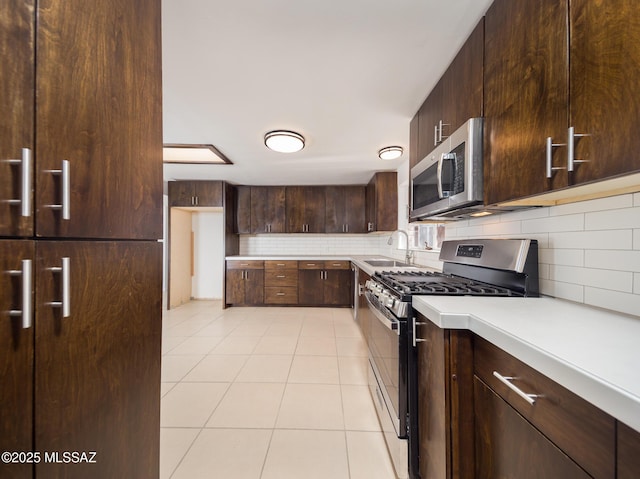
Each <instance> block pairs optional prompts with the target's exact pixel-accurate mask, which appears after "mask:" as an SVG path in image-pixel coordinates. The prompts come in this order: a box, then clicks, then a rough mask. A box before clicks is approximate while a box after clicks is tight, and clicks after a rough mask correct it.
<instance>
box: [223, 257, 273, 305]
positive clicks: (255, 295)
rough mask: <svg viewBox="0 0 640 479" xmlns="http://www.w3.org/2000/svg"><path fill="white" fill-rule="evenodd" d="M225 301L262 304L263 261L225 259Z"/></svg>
mask: <svg viewBox="0 0 640 479" xmlns="http://www.w3.org/2000/svg"><path fill="white" fill-rule="evenodd" d="M225 303H226V304H236V305H247V304H249V305H261V304H264V261H244V262H243V261H236V260H233V261H227V272H226V280H225Z"/></svg>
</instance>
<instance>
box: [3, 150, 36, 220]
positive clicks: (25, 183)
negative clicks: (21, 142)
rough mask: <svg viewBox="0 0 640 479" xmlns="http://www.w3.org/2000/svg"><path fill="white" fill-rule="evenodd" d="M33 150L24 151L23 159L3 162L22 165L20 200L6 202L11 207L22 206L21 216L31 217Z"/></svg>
mask: <svg viewBox="0 0 640 479" xmlns="http://www.w3.org/2000/svg"><path fill="white" fill-rule="evenodd" d="M31 158H32V157H31V150H30V149H29V148H23V149H22V158H20V159H15V160H2V161H3V162H5V163H9V164H10V165H20V170H21V173H20V190H21V193H20V199H17V200H15V199H14V200H6V202H7V203H9V204H10V205H20V214H21V216H25V217H27V216H31V164H32V161H31Z"/></svg>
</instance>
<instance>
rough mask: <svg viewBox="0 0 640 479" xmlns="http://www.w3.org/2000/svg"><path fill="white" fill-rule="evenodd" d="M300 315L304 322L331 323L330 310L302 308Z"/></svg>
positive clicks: (331, 314) (331, 315) (331, 311)
mask: <svg viewBox="0 0 640 479" xmlns="http://www.w3.org/2000/svg"><path fill="white" fill-rule="evenodd" d="M300 314H301V315H302V317H303V318H304V319H305V320H306V322H315V323H317V322H321V321H327V322H329V321H333V309H332V308H304V309H302V310H301V312H300Z"/></svg>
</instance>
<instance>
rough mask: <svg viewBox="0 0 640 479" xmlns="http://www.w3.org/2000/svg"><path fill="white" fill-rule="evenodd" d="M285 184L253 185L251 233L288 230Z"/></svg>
mask: <svg viewBox="0 0 640 479" xmlns="http://www.w3.org/2000/svg"><path fill="white" fill-rule="evenodd" d="M285 217H286V194H285V187H284V186H252V187H251V233H254V234H257V233H285V232H286V219H285Z"/></svg>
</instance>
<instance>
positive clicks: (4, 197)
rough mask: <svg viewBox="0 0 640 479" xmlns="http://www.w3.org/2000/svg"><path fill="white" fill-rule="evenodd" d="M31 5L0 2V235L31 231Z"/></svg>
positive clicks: (23, 0) (22, 1)
mask: <svg viewBox="0 0 640 479" xmlns="http://www.w3.org/2000/svg"><path fill="white" fill-rule="evenodd" d="M34 6H35V1H34V0H0V11H2V17H3V18H2V28H0V61H1V62H2V68H0V92H2V93H0V111H2V115H0V236H31V235H32V234H33V218H34V214H33V205H32V199H33V198H32V195H33V193H32V186H31V181H32V179H33V170H32V169H30V168H29V166H33V165H29V163H30V161H32V158H31V156H32V152H33V148H34V132H33V121H34V120H33V118H34V109H33V105H34V100H35V96H34V88H35V23H36V19H35V15H34V9H35V7H34ZM25 182H26V185H27V188H26V189H25V190H23V186H22V185H23V183H25ZM23 206H25V207H26V211H23V209H22V208H23Z"/></svg>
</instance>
